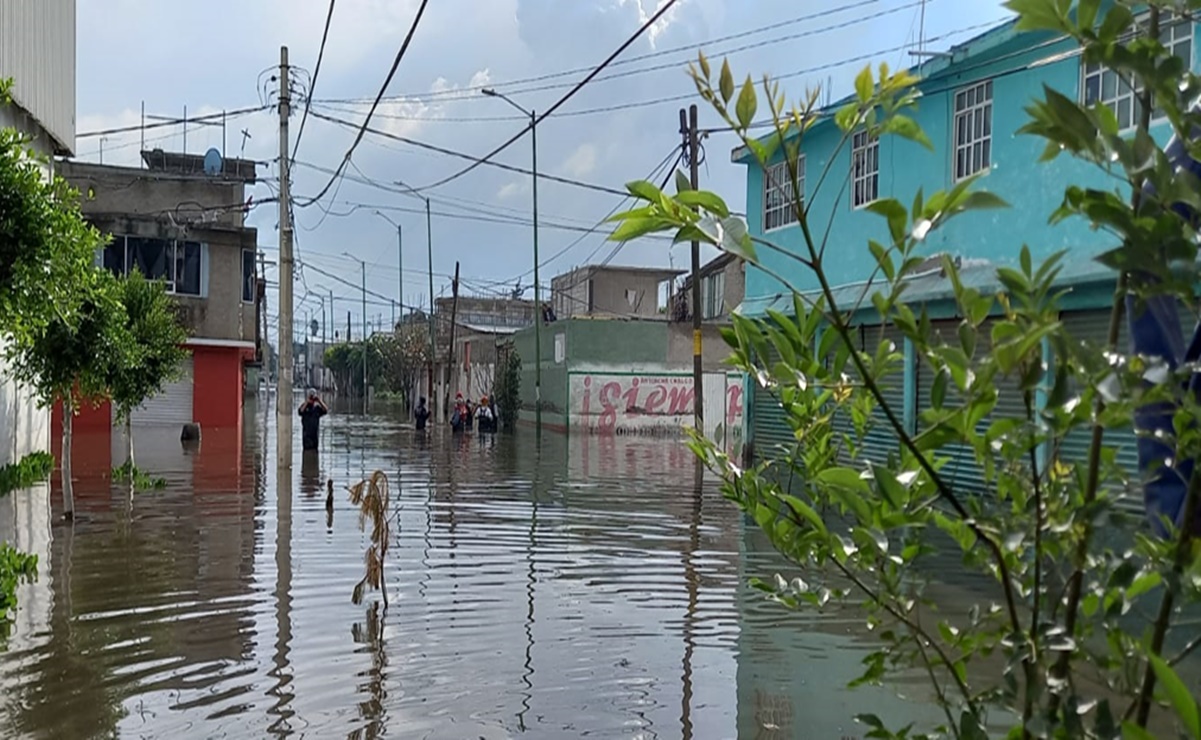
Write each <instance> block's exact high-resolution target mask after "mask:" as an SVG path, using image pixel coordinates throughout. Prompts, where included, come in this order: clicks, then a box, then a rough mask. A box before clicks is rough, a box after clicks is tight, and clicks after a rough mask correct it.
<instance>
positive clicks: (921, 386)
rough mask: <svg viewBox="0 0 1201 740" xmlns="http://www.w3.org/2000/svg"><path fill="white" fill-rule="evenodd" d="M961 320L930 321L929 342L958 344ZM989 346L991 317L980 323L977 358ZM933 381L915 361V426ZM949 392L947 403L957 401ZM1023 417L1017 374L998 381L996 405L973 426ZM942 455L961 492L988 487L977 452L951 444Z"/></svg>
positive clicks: (983, 427)
mask: <svg viewBox="0 0 1201 740" xmlns="http://www.w3.org/2000/svg"><path fill="white" fill-rule="evenodd" d="M960 323H961V320H960V319H953V320H947V321H934V322H931V334H932V341H934V342H939V343H945V344H952V345H956V346H957V345H958V344H959V324H960ZM991 346H992V320H991V319H990V320H988V321H985V322H984V323H983V324H981V325H980V328H979V330H978V333H977V337H976V357H977V358H979V357H981V356H983V354H984V353H986V352H988V351H989V349H990V348H991ZM933 380H934V374H933V371H932V369H931V368H930V366H929V365H926V364H924V363H918V368H917V406H918V415H919V417H918V426H919V428H920V427H921V426H922V422H921V418H920V414H921V412H922V411H923V410H925V409H928V408H929V407H930V390H931V386H932V383H933ZM950 393H951V391H948V399H947V401H946V403H948V404H951V403H956V401H955V400H954V399H952V398H951V397H950ZM1025 416H1026V403H1025V399H1024V398H1023V396H1022V391H1021V388H1020V385H1019V381H1018V379H1017V378H1016V377H1012V378H1001V379H999V380H998V382H997V405H996V407H994V409H993V412H992V413H991V414H989V416H987V417H985V418H984V420H983V421H981V422H980V424H979V425H978V426H977V427H976V430H977V431H978V432H981V433H983V432H984V430H986V429H987V428H988V425H989V424H991V423H992V422H993V421H994V420H996V419H999V418H1002V419H1010V418H1012V419H1020V418H1025ZM940 453H941V454H942V455H945V456H947V457H948V458H950V460H949V462H948V463H947V464H946V466H944V467H943V469H942V472H943V475H944V477H945V479H946V480H947V482H948V483H950V485H951V486H952V487H953V488H955V489H957V490H962V491H970V492H972V493H983V492H985V491H986V490H987V488H988V486H987V484H986V482H985V480H984V471H983V469H982V467H981V466H980V464H979V463H978V462H977V461H976V455H975V453H974V452H973V451H972V449H971V448H970V447H968V446H967V445H951V446H948V447H946V448H944V449H943V450H941V451H940Z"/></svg>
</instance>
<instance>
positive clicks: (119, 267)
mask: <svg viewBox="0 0 1201 740" xmlns="http://www.w3.org/2000/svg"><path fill="white" fill-rule="evenodd" d="M103 262H104V269H106V270H108V271H109V272H111V273H112V274H114V275H116V276H117V277H122V276H124V275H125V237H123V236H114V237H113V240H112V241H111V242H109V243H108V245H107V246H105V248H104V254H103Z"/></svg>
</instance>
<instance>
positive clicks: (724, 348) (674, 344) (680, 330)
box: [667, 323, 731, 372]
mask: <svg viewBox="0 0 1201 740" xmlns="http://www.w3.org/2000/svg"><path fill="white" fill-rule="evenodd" d="M730 352H731V350H730V345H728V344H726V340H724V339H722V336H721V325H719V324H715V323H706V324H701V366H702V367H704V368H705V370H706V371H709V372H715V371H718V370H726V369H728V365H727V363H726V360H727V359H729V357H730ZM667 362H668V364H670V365H686V366H687V367H692V324H691V323H687V324H680V323H672V324H668V325H667Z"/></svg>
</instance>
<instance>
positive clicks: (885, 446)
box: [862, 325, 905, 464]
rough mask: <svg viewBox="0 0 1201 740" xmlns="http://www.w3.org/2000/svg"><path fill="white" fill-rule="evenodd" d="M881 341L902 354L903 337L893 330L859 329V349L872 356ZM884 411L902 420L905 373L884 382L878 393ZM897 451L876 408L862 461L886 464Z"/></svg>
mask: <svg viewBox="0 0 1201 740" xmlns="http://www.w3.org/2000/svg"><path fill="white" fill-rule="evenodd" d="M881 341H889V342H892V343H893V346H894V347H895V348H896V351H897V352H902V353H903V352H904V351H905V335H904V333H902V332H901V330H900V329H898V328H896V327H895V326H891V325H888V326H884V327H879V326H868V327H864V329H863V348H864V350H865V351H866V352H868V353H869V354H874V353H875V351H876V349H877V348H878V347H879V346H880V342H881ZM880 390H882V391H883V393H884V398H885V400H886V401H887V403H888V407H889V408H891V409H892V411H893V413H894V414H895V415H897V416H898V417H900V418H902V419H903V418H904V416H905V373H904V370H903V369H901V370H899V371H898V372H895V373H892V374H891V375H889V376H888V377H887V378H885V380H884V383H883V386H882V387H881V389H880ZM897 451H898V442H897V434H896V430H895V429H893V428H892V424H890V423H889V421H888V418H887V417H886V416H885V415H884V412H883V411H881V410H880V408H879V407H877V408H876V409H875V410H874V411H873V412H872V417H871V422H870V426H869V427H868V431H867V434H866V435H865V437H864V440H863V454H862V457H864V458H866V459H867V460H871V461H872V462H875V463H878V464H884V463H887V462H888V456H889V455H891V454H893V453H895V452H897Z"/></svg>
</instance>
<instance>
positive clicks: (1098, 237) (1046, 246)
mask: <svg viewBox="0 0 1201 740" xmlns="http://www.w3.org/2000/svg"><path fill="white" fill-rule="evenodd" d="M1073 48H1075V47H1074V45H1073V44H1070V43H1068V42H1062V41H1061V42H1053V40H1052V39H1050V37H1049V36H1048V35H1046V34H1021V35H1017V36H1016V37H1013V36H1011V34H1010V32H1009V31H1007V30H1001V31H998V32H996V33H994V34H989V36H986V37H984V38H982V39H980V40H978V41H976V42H971V43H969V44H968V45H967V48H966V51H965V52H964V53H966V54H967V55H968V56H967V58H966V61H964V62H962V63H961V64H960V65H959V66H957V65H955V64H952V65H950V66H949V67H946V68H945V69H940V67H939V65H943V66H945V63H944V62H941V61H938V62H937V63H935V62H932V63H931V65H930V66H929V67H928V69H927V71H926V72H925V74H924V75H923V76H924V77H925V79H924V81H923V82H922V84H921V85H920V86H919V87H920V89H921V90H922V99H921V103H920V105H919V106H918V108H917V109H916V110H914V111H909V112H908V114H909V115H911V116H913V117H914V118H916V120H917V121H918V123H919V124H920V125H921V126H922V128H923V129H924V130H925V131H926V133H927V135H928V136H929V138H930V140H931V142H932V143H933V146H934V150H933V151H928V150H926V149H925V148H924V147H922V146H921V145H919V144H916V143H913V142H909V141H904V140H902V139H900V138H899V137H895V136H888V137H885V138H884V139H882V140H881V141H880V144H879V146H880V149H879V160H880V174H879V192H880V196H881V197H895V198H897V199H899V200H900V202H901V203H902V204H905V205H906V207H908V204H910V203H912V201H913V198H914V194H915V193H916V192H917V190H918V189H919V188H921V189H923V191H924V192H925V194H926V196H927V198H928V197H929V195H930V194H931V193H933V192H934V191H937V190H944V189H947V188H950V187H952V185H953V180H954V171H953V169H952V167H953V156H952V153H953V151H954V150H953V146H952V135H953V130H952V128H953V117H954V108H953V106H954V95H955V93H956V92H957V91H958V90H960V89H962V88H963V87H965V86H968V85H970V84H972V83H974V82H979V81H983V80H986V79H991V80H992V82H993V108H992V156H991V164H992V166H991V169H990V170H989V171H988V172H987V174H986V176H985V177H983V178H982V179H981V180H980V181H979V182H978V183H977V188H978V189H983V190H988V191H991V192H994V193H996V194H997V195H999V196H1001V197H1002V198H1004V199H1005V200H1006V201H1007V202H1008V203H1009V204H1010V205H1011V207H1010V208H1008V209H1004V210H992V211H980V212H975V213H970V214H966V215H963V216H958V217H956V218H954V219H952V220H951V221H950V222H949V223H948V224H947V225H946V226H944V227H942V228H940V229H939V230H937V231H935V232H933V233H932V234H931V235H930V236H929V237H927V238H926V240H925V241H924V243H923V244H922V245H921V248H920V253H921V254H923V255H933V254H936V253H940V252H949V253H951V254H956V255H961V256H963V257H965V258H977V259H987V260H989V261H991V262H992V263H994V264H997V265H1009V266H1013V265H1016V263H1017V261H1018V255H1019V250H1020V248H1021V246H1022V245H1023V244H1028V245H1029V246H1030V248H1031V250H1032V252H1033V256H1034V259H1035V260H1036V262H1037V261H1039V260H1042V259H1045V258H1046V257H1048V256H1049V255H1050V254H1052V253H1053V252H1056V251H1059V250H1064V249H1066V250H1068V257H1067V259H1068V261H1069V262H1077V261H1084V262H1087V261H1088V260H1089V259H1090V258H1091V257H1092V256H1094V255H1096V254H1097V253H1098V252H1100V251H1102V250H1104V249H1108V248H1109V247H1111V246H1114V243H1113V241H1112V237H1110V236H1109V235H1107V234H1106V233H1105V232H1104V231H1103V230H1099V231H1093V230H1091V229H1090V228H1089V225H1088V224H1087V223H1085V222H1084V221H1083V220H1080V219H1075V220H1071V221H1067V222H1064V223H1062V224H1059V225H1051V224H1049V223H1048V216H1049V215H1050V214H1051V213H1052V211H1054V210H1055V209H1056V208H1057V207H1058V206H1059V204H1060V202H1061V201H1062V200H1063V193H1064V189H1065V187H1067V186H1068V185H1069V184H1079V185H1080V186H1082V187H1094V188H1100V189H1102V190H1111V189H1112V188H1113V187H1114V184H1113V182H1114V181H1113V180H1112V179H1110V178H1108V176H1107V175H1105V174H1104V173H1102V172H1101V171H1100V170H1098V169H1096V168H1094V167H1090V166H1088V165H1086V164H1084V163H1082V162H1079V161H1077V160H1074V159H1072V158H1071V157H1068V156H1062V157H1059V158H1058V159H1056V160H1055V161H1053V162H1050V163H1039V162H1038V159H1039V157H1040V155H1041V154H1042V151H1043V148H1044V146H1045V143H1044V141H1043V140H1042V139H1040V138H1038V137H1036V136H1027V135H1021V134H1019V133H1018V129H1019V128H1020V127H1021V126H1023V125H1024V124H1025V123H1026V122H1027V121H1028V116H1027V114H1026V113H1025V111H1024V110H1023V108H1024V106H1026V105H1027V104H1028V103H1030V102H1031V100H1032V99H1034V98H1036V97H1041V96H1042V93H1041V89H1042V86H1043V85H1044V84H1045V85H1047V86H1049V87H1051V88H1053V89H1055V90H1058V91H1059V92H1061V93H1063V94H1064V95H1066V96H1068V97H1069V98H1072V99H1079V97H1080V86H1081V63H1082V62H1081V58H1080V56H1079V55H1077V54H1070V53H1066V52H1070V51H1071V50H1072V49H1073ZM1195 48H1196V41H1194V49H1195ZM1194 57H1196V53H1195V52H1194ZM1051 59H1057V61H1047V60H1051ZM1036 62H1039V63H1040V64H1035V63H1036ZM1194 68H1196V64H1195V58H1194ZM1152 133H1153V136H1154V138H1155V139H1156V140H1157V141H1160V142H1164V141H1166V140H1167V138H1168V136H1169V134H1170V131H1169V126H1168V125H1167V124H1166V123H1159V124H1156V125H1155V126H1154V127H1153V131H1152ZM840 136H841V134H840V132H839V131H838V129H837V127H836V126H834V125H832V124H829V123H826V122H823V123H820V124H818V125H817V126H815V127H814V128H813V129H811V130H810V131H809V132H808V133H807V134H806V137H805V146H804V148H803V152H804V155H805V168H804V169H805V172H806V174H807V177H806V181H805V193H804V195H805V200H806V202H807V203H809V204H810V205H809V207H810V219H811V223H813V224H815V225H817V226H816V228H817V229H818V231H819V233H820V232H822V231H824V230H825V229H826V225H827V223H831V219H832V224H831V227H830V234H831V238H830V241H829V244H828V246H827V250H826V257H825V268H826V270H827V272H828V274H829V278H830V281H831V283H833V284H834V285H841V284H847V283H854V282H856V281H861V280H864V279H866V278H867V277H868V276H869V274H870V273H871V272H872V271H873V270H874V269H875V268H876V262H875V260H874V259H873V258H872V256H871V254H870V252H869V250H868V246H867V245H868V240H869V239H876V240H878V241H881V242H882V243H886V244H887V243H888V242H889V235H888V228H887V225H886V223H885V222H884V220H883V219H882V218H880V217H879V216H876V215H874V214H871V213H868V212H866V211H864V210H863V209H858V210H852V209H851V208H850V206H849V205H848V203H847V197H848V196H847V194H846V193H844V192H841V191H840V188H839V187H838V183H841V182H842V181H843V179H844V177H845V173H846V172H848V171H849V168H850V166H851V162H850V157H851V154H850V151H849V148H843V149H841V150H838V151H836V146H837V142H838V140H839V138H840ZM782 156H783V155H782V154H780V155H779V156H778V157H777V161H780V158H782ZM827 165H830V166H831V167H832V169H831V171H832V172H833V173H835V174H837V175H838V176H837V177H833V178H831V179H830V180H828V181H827V183H828V184H829V183H833V184H834V186H833V187H825V188H824V189H823V192H820V193H819V192H815V185H816V182H817V180H818V175H819V174H820V173H821V172H822V171H823V169H824V168H825V167H827ZM746 184H747V191H746V192H747V200H746V202H747V215H748V226H749V229H750V231H751V233H752V234H754V235H756V236H762V237H764V238H767V239H769V240H770V241H772V242H773V243H775V244H777V245H779V246H781V247H783V248H785V249H787V250H788V251H790V252H793V253H795V254H807V253H806V252H805V247H804V242H803V239H802V235H801V230H800V228H799V227H798V226H796V225H791V226H786V227H783V228H780V229H775V230H772V231H771V232H769V233H766V234H765V233H764V230H763V170H762V168H761V167H759V166H758V165H757V164H752V165H749V166H748V168H747V179H746ZM758 251H759V257H760V259H761V260H762V262H763V263H764V264H765V266H766V267H768V268H771V269H772V270H774V271H776V272H778V273H780V274H782V275H785V276H787V277H788V279H789V280H790V281H791V282H793V283H794V284H795V285H796V286H797V287H798V288H800V289H802V290H811V289H814V288H816V287H817V283H816V280H815V278H814V276H813V274H812V272H811V271H809V270H807V269H804V268H803V267H802V266H801V265H800V264H798V263H797V262H796V261H795V260H793V259H791V258H790V257H789V256H787V255H782V254H779V253H777V252H775V251H773V250H769V249H759V250H758ZM746 292H747V298H748V300H751V301H753V300H755V299H770V298H771V297H772V296H775V295H776V294H778V293H781V292H786V291H785V290H784V288H783V286H782V285H781V284H780V283H778V282H777V281H776V280H775V279H773V278H772V277H770V276H769V275H768V274H767V273H766V272H764V271H763V270H760V269H757V268H754V267H752V268H749V269H748V271H747V289H746ZM761 311H762V309H761V308H759V309H758V310H757V311H752V313H761Z"/></svg>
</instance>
